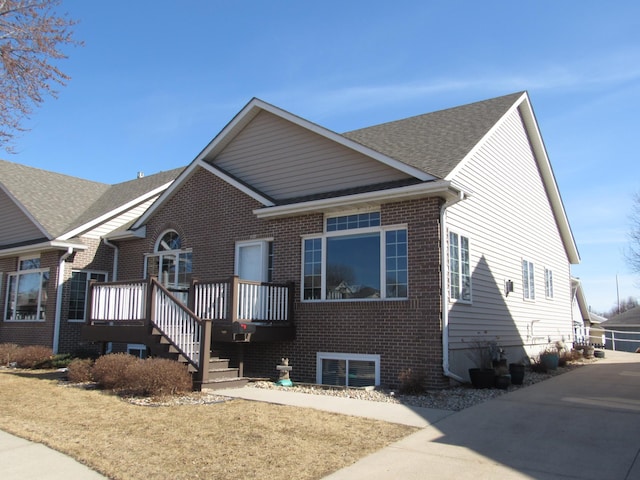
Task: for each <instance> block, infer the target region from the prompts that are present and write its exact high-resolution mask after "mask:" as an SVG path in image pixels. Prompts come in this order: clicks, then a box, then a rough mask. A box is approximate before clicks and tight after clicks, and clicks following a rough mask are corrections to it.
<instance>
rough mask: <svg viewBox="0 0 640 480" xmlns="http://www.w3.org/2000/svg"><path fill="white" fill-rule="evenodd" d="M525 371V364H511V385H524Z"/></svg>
mask: <svg viewBox="0 0 640 480" xmlns="http://www.w3.org/2000/svg"><path fill="white" fill-rule="evenodd" d="M524 369H525V367H524V362H519V363H510V364H509V373H510V374H511V383H513V384H514V385H522V383H523V382H524Z"/></svg>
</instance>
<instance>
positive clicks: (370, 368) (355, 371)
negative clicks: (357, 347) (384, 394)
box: [316, 352, 380, 387]
mask: <svg viewBox="0 0 640 480" xmlns="http://www.w3.org/2000/svg"><path fill="white" fill-rule="evenodd" d="M316 383H319V384H321V385H335V386H342V387H370V386H371V387H372V386H376V385H380V355H368V354H355V353H329V352H318V353H317V354H316Z"/></svg>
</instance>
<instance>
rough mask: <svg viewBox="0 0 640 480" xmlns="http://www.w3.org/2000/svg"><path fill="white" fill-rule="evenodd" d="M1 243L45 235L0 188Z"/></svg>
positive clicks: (21, 240) (9, 243) (32, 238)
mask: <svg viewBox="0 0 640 480" xmlns="http://www.w3.org/2000/svg"><path fill="white" fill-rule="evenodd" d="M0 225H2V228H0V245H11V244H14V243H19V242H26V241H28V240H35V239H39V238H43V237H44V236H45V235H44V234H43V233H42V231H41V230H40V229H39V228H38V227H37V226H36V225H34V223H33V222H32V221H31V220H30V219H29V217H27V216H26V215H25V214H24V213H23V212H22V210H20V208H19V207H18V206H17V205H16V204H15V202H14V201H13V200H12V199H11V198H9V196H8V195H7V194H6V193H5V192H3V191H2V190H0Z"/></svg>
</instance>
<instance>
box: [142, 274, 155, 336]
mask: <svg viewBox="0 0 640 480" xmlns="http://www.w3.org/2000/svg"><path fill="white" fill-rule="evenodd" d="M154 281H156V278H155V277H153V276H151V277H149V283H148V284H147V298H146V300H147V305H146V313H145V319H144V326H145V327H148V328H149V331H151V325H152V324H151V319H152V318H155V315H156V301H155V299H156V289H155V288H154V285H153V282H154Z"/></svg>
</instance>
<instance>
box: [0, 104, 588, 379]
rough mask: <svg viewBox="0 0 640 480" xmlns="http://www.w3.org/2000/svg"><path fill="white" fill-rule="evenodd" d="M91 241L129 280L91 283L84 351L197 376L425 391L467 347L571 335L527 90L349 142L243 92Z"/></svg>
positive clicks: (559, 227) (512, 345) (560, 248)
mask: <svg viewBox="0 0 640 480" xmlns="http://www.w3.org/2000/svg"><path fill="white" fill-rule="evenodd" d="M103 238H104V239H105V241H106V242H108V244H109V245H113V246H114V247H115V250H114V251H115V252H117V255H116V260H115V263H114V269H117V272H118V279H119V280H123V281H124V280H131V282H128V283H126V284H120V285H111V284H107V285H98V286H96V287H95V288H94V290H93V293H94V295H93V303H94V307H95V308H93V309H92V314H91V315H90V318H89V319H88V324H87V326H86V327H85V329H84V330H83V335H84V338H85V340H88V341H89V340H90V341H100V342H128V343H144V344H147V346H148V348H149V349H150V350H151V351H152V352H153V351H154V349H156V348H157V345H156V344H155V343H156V342H159V343H168V344H170V346H171V347H170V348H171V349H173V350H174V351H177V352H178V353H179V354H180V355H181V357H182V358H183V359H186V360H187V361H188V362H189V363H190V364H191V365H192V367H193V368H194V369H195V370H197V371H198V374H197V375H198V377H197V378H198V381H201V382H206V381H207V378H208V373H207V372H208V369H207V368H203V366H206V365H209V360H210V357H211V356H212V354H211V349H213V350H215V352H216V353H215V354H213V358H215V357H226V358H229V359H231V363H232V364H236V365H239V366H240V367H244V371H245V373H246V374H247V375H253V376H273V375H275V373H276V372H277V370H276V365H278V364H279V363H280V360H281V358H283V357H286V358H289V361H290V365H291V366H292V367H293V371H292V378H294V379H296V380H298V381H315V382H318V383H329V384H343V385H351V386H359V385H371V384H375V385H379V384H382V385H386V386H397V384H398V376H399V374H400V372H402V371H403V370H406V369H411V370H412V371H413V372H414V373H416V374H421V375H424V376H425V378H426V383H427V384H428V385H429V386H431V387H441V386H445V385H447V384H448V382H449V378H453V379H455V380H459V381H465V380H466V379H467V369H468V367H470V366H471V365H472V364H471V362H470V358H471V355H470V353H471V352H472V351H473V350H474V347H475V346H476V345H477V344H478V342H494V343H496V344H499V346H500V347H502V348H504V349H505V350H506V352H507V355H508V358H509V360H510V361H519V360H521V359H522V358H527V357H529V356H531V355H535V354H536V353H537V352H538V351H539V350H540V349H542V348H544V347H545V346H547V345H548V344H549V343H550V342H555V341H565V342H571V341H573V335H574V330H573V319H572V303H573V298H574V297H573V294H572V285H571V273H570V265H571V264H574V263H577V262H578V261H579V255H578V251H577V248H576V245H575V242H574V239H573V236H572V233H571V229H570V227H569V222H568V220H567V217H566V214H565V210H564V207H563V205H562V201H561V198H560V194H559V191H558V187H557V185H556V182H555V179H554V176H553V172H552V169H551V165H550V163H549V159H548V157H547V153H546V151H545V148H544V144H543V141H542V138H541V136H540V132H539V130H538V126H537V123H536V120H535V116H534V113H533V110H532V107H531V104H530V101H529V97H528V95H527V94H526V93H524V92H520V93H515V94H511V95H507V96H504V97H499V98H494V99H490V100H486V101H482V102H477V103H473V104H469V105H464V106H461V107H456V108H452V109H448V110H443V111H438V112H435V113H430V114H425V115H420V116H416V117H411V118H407V119H403V120H399V121H395V122H390V123H385V124H382V125H376V126H373V127H369V128H364V129H362V130H356V131H352V132H348V133H345V134H338V133H335V132H332V131H330V130H328V129H325V128H323V127H321V126H319V125H316V124H314V123H311V122H309V121H307V120H305V119H302V118H300V117H297V116H295V115H293V114H291V113H289V112H286V111H284V110H281V109H279V108H277V107H275V106H273V105H270V104H267V103H265V102H263V101H261V100H258V99H253V100H251V101H250V102H249V103H248V104H247V105H246V106H245V107H244V108H243V109H242V110H241V111H240V112H239V113H238V114H237V115H236V116H235V117H234V118H233V119H232V120H231V122H230V123H229V124H228V125H227V126H226V127H225V128H224V129H223V130H222V131H221V132H220V133H219V134H218V135H217V136H216V137H215V138H214V139H213V141H212V142H211V143H210V144H209V145H208V146H207V147H206V148H205V149H204V150H203V151H202V152H201V153H200V154H199V155H198V157H197V158H196V159H195V160H194V161H193V162H192V163H191V164H190V165H189V166H187V167H186V169H185V170H184V171H183V172H182V173H181V174H180V175H179V176H178V177H177V179H176V180H175V182H173V183H172V184H171V186H170V187H169V188H167V189H166V190H165V191H164V192H163V193H162V194H161V195H160V196H159V198H158V199H157V200H156V201H155V202H154V203H153V204H152V205H151V207H150V208H148V209H147V210H146V211H145V212H144V213H143V214H141V215H140V216H139V218H138V219H137V220H135V221H134V222H133V223H132V224H131V225H129V226H128V227H127V228H120V229H118V230H115V231H112V232H105V233H104V234H103ZM14 262H15V260H14ZM142 278H148V279H149V280H148V281H147V282H144V281H141V280H140V279H142ZM178 300H181V301H182V303H181V302H180V301H178ZM183 303H184V304H186V305H188V307H189V308H186V307H185V306H184V305H183ZM5 323H6V322H5ZM149 332H152V334H150V333H149ZM2 338H3V337H2V330H0V341H2ZM209 347H212V348H209ZM216 361H217V360H216Z"/></svg>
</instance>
